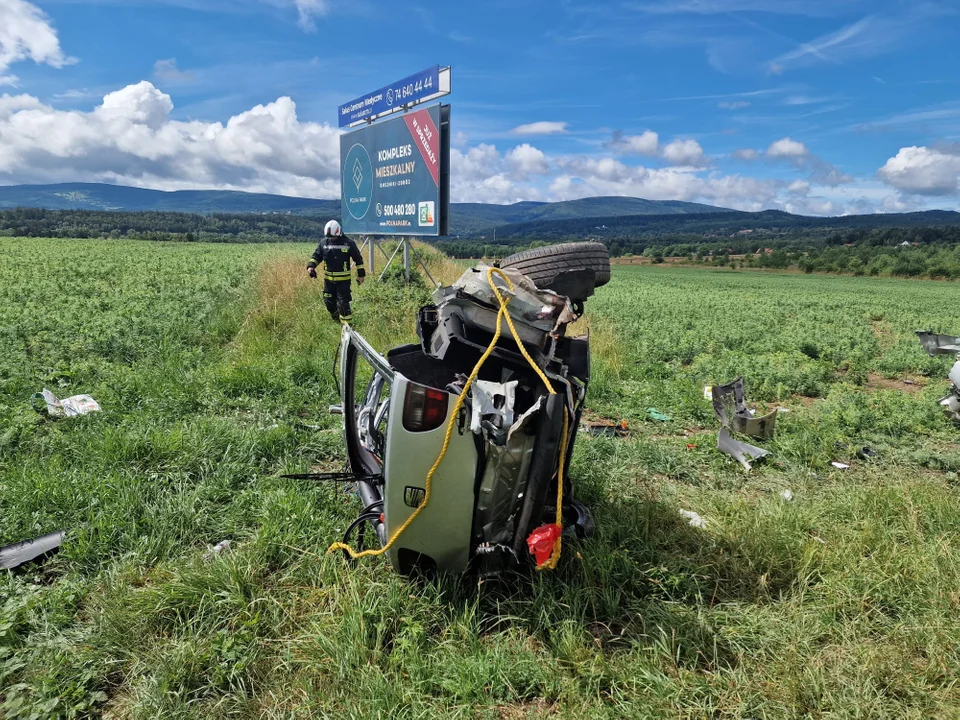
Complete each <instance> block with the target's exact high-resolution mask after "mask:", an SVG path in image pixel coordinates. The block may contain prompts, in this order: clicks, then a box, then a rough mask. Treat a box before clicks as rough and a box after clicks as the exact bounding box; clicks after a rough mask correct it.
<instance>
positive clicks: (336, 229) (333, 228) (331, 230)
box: [323, 220, 343, 237]
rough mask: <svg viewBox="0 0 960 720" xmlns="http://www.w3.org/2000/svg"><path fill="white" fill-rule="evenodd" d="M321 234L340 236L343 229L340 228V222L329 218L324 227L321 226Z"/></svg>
mask: <svg viewBox="0 0 960 720" xmlns="http://www.w3.org/2000/svg"><path fill="white" fill-rule="evenodd" d="M323 234H324V235H326V236H327V237H331V236H332V237H340V235H342V234H343V231H342V230H341V229H340V223H338V222H337V221H336V220H331V221H330V222H328V223H327V225H326V227H324V228H323Z"/></svg>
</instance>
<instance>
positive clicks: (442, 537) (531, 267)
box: [332, 243, 610, 575]
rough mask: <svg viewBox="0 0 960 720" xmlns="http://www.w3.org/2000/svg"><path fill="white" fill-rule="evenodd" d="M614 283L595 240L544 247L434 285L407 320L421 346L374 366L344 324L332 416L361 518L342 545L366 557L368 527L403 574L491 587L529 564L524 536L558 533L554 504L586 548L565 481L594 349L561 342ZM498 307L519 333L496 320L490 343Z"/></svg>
mask: <svg viewBox="0 0 960 720" xmlns="http://www.w3.org/2000/svg"><path fill="white" fill-rule="evenodd" d="M609 279H610V261H609V256H608V254H607V250H606V247H605V246H604V245H602V244H600V243H568V244H564V245H557V246H551V247H546V248H538V249H536V250H531V251H528V252H525V253H518V254H517V255H514V256H511V257H509V258H506V259H505V260H503V261H501V262H500V263H499V267H498V268H495V269H494V270H491V266H486V265H477V266H476V267H473V268H471V269H469V270H467V271H466V272H464V273H463V275H462V276H461V277H460V279H459V280H458V281H457V282H455V283H454V284H453V285H451V286H449V287H440V288H438V289H437V290H436V292H435V293H434V295H433V303H432V304H431V305H428V306H426V307H423V308H421V309H420V311H419V313H418V315H417V318H416V323H417V336H418V338H419V342H418V343H416V344H410V345H402V346H399V347H394V348H393V349H391V350H390V351H388V352H387V353H386V355H381V354H380V353H378V352H377V351H376V350H375V349H374V348H373V347H371V346H370V344H369V343H368V342H367V341H366V340H364V338H363V337H362V336H361V335H360V334H359V333H358V332H357V331H356V330H354V329H353V328H352V327H350V326H345V327H344V328H343V331H342V336H341V345H340V361H339V376H340V390H341V404H340V405H339V406H337V407H335V408H332V410H333V411H334V412H337V413H341V414H342V417H343V431H344V441H345V444H346V451H347V459H348V464H349V469H350V473H351V474H352V476H353V478H354V479H355V481H356V483H357V487H358V491H359V495H360V498H361V500H362V503H363V509H362V511H361V513H360V515H359V516H358V518H357V520H356V521H355V522H354V523H353V524H352V525H351V526H350V527H349V528H348V529H347V532H346V534H345V537H344V543H349V542H351V541H355V542H356V544H357V546H358V548H360V547H362V544H363V542H364V537H365V536H364V531H365V529H370V530H372V534H373V536H374V538H375V542H376V543H377V544H379V546H380V547H381V548H384V547H388V550H387V552H386V554H387V556H388V558H389V560H390V562H391V564H392V565H393V567H394V568H396V569H397V570H398V571H399V572H401V573H404V574H412V573H416V572H423V573H434V572H450V573H461V572H464V571H467V570H469V569H475V570H477V571H478V572H479V573H480V574H481V575H491V574H497V573H499V572H502V571H504V570H508V569H514V568H518V567H522V566H529V565H531V564H533V563H534V559H533V557H532V555H531V553H533V545H534V539H532V538H535V537H536V531H537V529H538V528H542V527H544V526H546V525H548V524H550V523H554V524H555V518H556V517H557V515H558V508H557V505H558V495H559V496H562V500H561V502H560V503H559V504H560V505H561V507H560V512H559V515H561V516H562V532H563V534H564V535H565V536H570V535H571V534H575V535H577V536H579V537H588V536H589V535H590V534H591V533H592V530H593V520H592V517H591V515H590V512H589V510H588V509H587V508H586V507H585V506H584V505H583V504H582V503H580V502H579V501H578V500H577V499H576V498H575V495H574V489H573V486H572V482H571V480H570V477H569V473H568V472H567V468H569V464H570V463H569V460H570V456H571V455H572V453H573V447H574V441H575V438H576V431H577V428H578V426H579V422H580V416H581V413H582V411H583V407H584V401H585V399H586V395H587V388H588V386H589V383H590V341H589V336H588V335H584V336H577V337H573V336H570V335H569V334H568V332H567V331H568V329H569V327H570V325H571V323H573V322H574V321H575V320H576V319H577V318H579V317H580V316H581V314H582V313H583V311H584V301H585V300H586V299H587V298H588V297H589V296H591V295H592V294H593V292H594V289H595V288H596V287H599V286H601V285H604V284H605V283H607V282H608V281H609ZM491 285H495V286H496V290H495V289H494V288H493V287H491ZM498 294H499V295H500V296H501V297H503V298H504V300H505V301H506V310H505V312H506V313H508V314H509V320H510V321H512V325H513V329H512V330H511V329H508V326H507V323H506V322H505V321H506V320H507V318H506V317H504V318H502V320H503V321H504V322H502V333H501V335H500V336H499V339H498V340H497V342H496V344H492V341H493V340H494V338H495V337H496V328H497V320H498V315H499V314H500V311H501V305H500V300H499V298H498ZM514 332H515V333H516V336H514ZM525 355H526V357H525ZM484 358H485V359H484ZM482 359H483V362H482V364H480V365H479V371H477V375H476V380H475V381H474V382H470V376H471V373H472V372H474V371H475V368H476V367H477V366H478V363H480V361H481V360H482ZM545 380H546V381H547V382H545ZM551 390H552V392H551ZM458 407H459V410H458V409H457V408H458ZM448 436H449V438H448ZM445 440H446V442H445ZM561 454H562V455H563V457H562V458H561ZM441 455H442V458H443V459H442V461H441V462H439V463H438V462H437V461H438V458H439V457H441ZM432 468H433V469H434V473H433V475H432V482H431V485H430V496H429V502H428V503H426V502H425V500H426V497H427V492H428V487H427V485H426V483H425V480H426V478H427V476H428V474H430V472H431V469H432ZM561 468H562V469H563V472H562V478H559V479H560V482H558V477H559V471H560V469H561ZM415 513H417V515H416V517H415V519H414V521H413V522H408V520H409V518H410V517H411V516H412V515H414V514H415ZM557 532H558V533H559V532H560V528H559V527H558V528H557ZM550 542H551V543H552V542H553V541H552V540H551V541H550ZM391 543H392V544H391ZM539 562H540V561H539V560H537V561H536V564H539Z"/></svg>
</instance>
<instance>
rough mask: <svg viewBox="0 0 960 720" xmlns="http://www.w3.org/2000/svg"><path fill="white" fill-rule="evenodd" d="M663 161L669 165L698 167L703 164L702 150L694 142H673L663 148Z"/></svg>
mask: <svg viewBox="0 0 960 720" xmlns="http://www.w3.org/2000/svg"><path fill="white" fill-rule="evenodd" d="M663 159H664V160H666V161H667V162H668V163H670V164H671V165H689V166H692V167H699V166H701V165H702V164H703V162H704V157H703V148H702V147H700V143H698V142H697V141H696V140H689V139H688V140H674V141H673V142H672V143H670V144H669V145H667V146H666V147H665V148H663Z"/></svg>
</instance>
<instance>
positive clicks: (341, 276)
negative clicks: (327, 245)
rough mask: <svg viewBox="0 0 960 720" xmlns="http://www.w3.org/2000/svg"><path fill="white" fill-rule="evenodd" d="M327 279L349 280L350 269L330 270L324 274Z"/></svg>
mask: <svg viewBox="0 0 960 720" xmlns="http://www.w3.org/2000/svg"><path fill="white" fill-rule="evenodd" d="M323 277H324V278H325V279H326V280H333V281H335V282H336V281H340V280H349V279H350V271H349V270H345V271H343V272H328V273H325V274H324V276H323Z"/></svg>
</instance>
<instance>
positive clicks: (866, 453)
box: [857, 445, 880, 460]
mask: <svg viewBox="0 0 960 720" xmlns="http://www.w3.org/2000/svg"><path fill="white" fill-rule="evenodd" d="M879 457H880V453H878V452H877V451H876V450H874V449H873V448H872V447H868V446H866V445H864V446H863V447H862V448H860V449H859V450H857V458H858V459H860V460H876V459H877V458H879Z"/></svg>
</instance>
